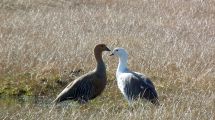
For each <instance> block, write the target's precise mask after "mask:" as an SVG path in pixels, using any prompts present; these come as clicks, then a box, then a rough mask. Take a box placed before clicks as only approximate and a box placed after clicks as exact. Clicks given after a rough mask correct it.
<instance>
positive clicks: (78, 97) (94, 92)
mask: <svg viewBox="0 0 215 120" xmlns="http://www.w3.org/2000/svg"><path fill="white" fill-rule="evenodd" d="M103 51H110V49H109V48H107V47H106V45H105V44H98V45H96V46H95V48H94V55H95V58H96V62H97V66H96V68H95V69H94V70H93V71H91V72H89V73H87V74H85V75H83V76H81V77H79V78H77V79H76V80H74V81H73V82H71V83H70V84H69V85H68V86H67V87H66V88H65V89H64V90H63V91H62V92H61V93H60V94H59V95H58V96H57V98H56V99H55V100H54V101H53V102H54V103H55V104H56V103H59V102H61V101H65V100H74V101H78V102H79V103H86V102H87V101H88V100H91V99H93V98H95V97H97V96H98V95H100V94H101V93H102V91H103V90H104V89H105V86H106V83H107V77H106V67H105V64H104V62H103V60H102V52H103Z"/></svg>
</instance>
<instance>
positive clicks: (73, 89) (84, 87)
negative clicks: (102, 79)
mask: <svg viewBox="0 0 215 120" xmlns="http://www.w3.org/2000/svg"><path fill="white" fill-rule="evenodd" d="M93 79H95V75H94V74H93V73H91V72H90V73H88V74H85V75H83V76H82V77H79V78H77V79H76V80H74V81H73V82H71V83H70V84H69V85H68V86H67V87H66V88H65V89H64V90H63V91H62V92H61V93H60V94H59V95H58V96H57V98H56V99H55V100H54V102H56V103H57V102H61V101H64V100H68V99H73V100H80V99H84V100H88V99H89V98H91V97H93V96H94V95H93V93H94V92H95V88H94V86H93V83H92V81H93Z"/></svg>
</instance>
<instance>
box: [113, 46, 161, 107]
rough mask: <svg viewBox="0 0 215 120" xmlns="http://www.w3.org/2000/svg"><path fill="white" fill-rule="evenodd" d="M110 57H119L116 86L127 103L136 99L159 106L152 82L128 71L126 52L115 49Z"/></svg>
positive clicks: (122, 49)
mask: <svg viewBox="0 0 215 120" xmlns="http://www.w3.org/2000/svg"><path fill="white" fill-rule="evenodd" d="M111 55H116V56H117V57H119V64H118V68H117V71H116V78H117V85H118V88H119V89H120V91H121V92H122V94H123V95H124V96H125V98H126V99H127V100H128V101H129V102H131V101H132V100H135V99H137V98H144V99H146V100H149V101H150V102H152V103H153V104H155V105H159V101H158V95H157V92H156V90H155V87H154V85H153V83H152V81H151V80H150V79H149V78H147V77H146V76H145V75H143V74H141V73H139V72H133V71H130V70H129V69H128V67H127V60H128V53H127V52H126V50H125V49H124V48H115V49H114V51H113V53H112V54H111Z"/></svg>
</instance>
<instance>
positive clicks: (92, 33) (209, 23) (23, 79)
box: [0, 0, 215, 120]
mask: <svg viewBox="0 0 215 120" xmlns="http://www.w3.org/2000/svg"><path fill="white" fill-rule="evenodd" d="M214 9H215V5H214V1H213V0H207V1H201V0H199V1H198V0H195V1H184V0H175V1H170V0H160V1H147V0H144V1H143V0H133V1H129V0H71V1H69V0H61V1H60V0H59V1H57V0H49V1H43V0H27V1H26V0H3V1H0V83H1V84H0V96H1V97H3V96H22V97H23V96H34V97H41V96H43V97H46V98H44V99H47V98H50V99H48V101H46V102H45V104H46V105H38V104H33V103H28V102H27V103H24V104H19V103H16V102H14V101H13V100H12V98H11V99H7V100H5V101H2V102H0V106H1V110H0V119H71V118H73V119H99V120H100V119H103V120H105V119H150V120H151V119H156V120H157V119H186V120H187V119H195V120H196V119H199V120H204V119H205V120H213V119H215V115H214V113H215V107H214V106H215V97H214V95H215V93H214V92H215V87H214V86H215V59H214V58H215V52H214V51H215V37H214V36H215V35H214V33H215V28H214V24H215V18H214ZM98 43H105V44H107V46H108V47H110V48H111V49H113V48H115V47H124V48H126V49H127V51H128V53H129V67H130V68H131V69H132V70H134V71H138V72H141V73H144V74H146V75H147V76H149V77H150V78H151V79H152V81H153V82H154V83H155V86H156V89H157V91H158V95H159V98H160V102H161V104H162V106H161V107H158V108H157V107H154V106H153V105H151V104H150V103H147V102H143V101H141V102H137V105H135V106H134V107H129V106H128V104H127V102H126V101H125V100H124V98H123V96H122V95H121V94H120V92H119V90H118V88H117V86H116V81H115V71H116V67H117V64H118V60H117V59H116V58H115V57H109V56H108V54H109V53H107V52H106V53H104V56H103V58H104V61H105V63H106V65H107V71H108V85H107V87H106V89H105V91H104V92H103V94H102V95H101V96H99V97H98V98H96V99H95V100H93V101H91V102H90V103H88V104H86V105H78V104H76V103H74V104H73V103H71V104H69V106H68V107H65V106H64V107H62V108H57V109H54V110H53V111H52V112H49V111H50V109H51V105H50V104H48V103H49V102H51V101H52V100H53V99H54V97H56V95H57V94H58V93H59V92H60V91H61V90H62V89H63V88H64V87H65V86H66V85H67V84H68V83H69V82H71V81H72V80H74V79H75V78H77V77H78V76H80V75H82V74H84V73H86V72H88V71H90V70H92V69H94V67H95V64H96V63H95V60H94V56H93V52H92V51H93V47H94V46H95V45H96V44H98ZM79 70H80V73H72V71H79ZM71 73H72V74H71Z"/></svg>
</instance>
